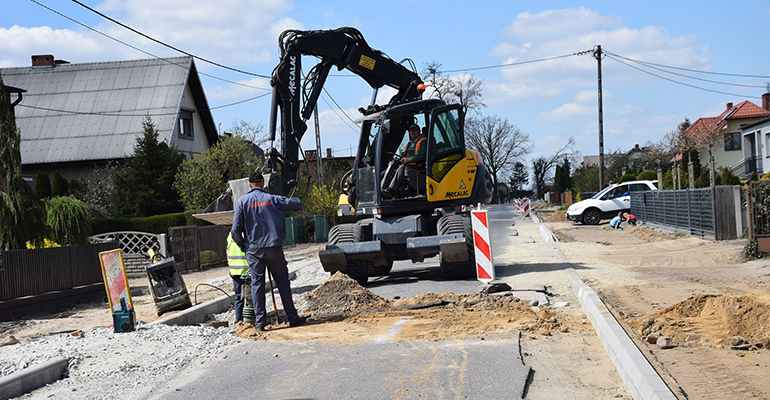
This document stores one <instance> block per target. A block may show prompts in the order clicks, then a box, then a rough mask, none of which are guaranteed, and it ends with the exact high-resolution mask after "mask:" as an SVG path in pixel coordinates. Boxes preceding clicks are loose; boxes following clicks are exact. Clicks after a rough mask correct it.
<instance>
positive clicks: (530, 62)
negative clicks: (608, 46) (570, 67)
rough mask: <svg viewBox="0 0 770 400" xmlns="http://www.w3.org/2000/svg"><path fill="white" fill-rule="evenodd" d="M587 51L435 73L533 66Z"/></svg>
mask: <svg viewBox="0 0 770 400" xmlns="http://www.w3.org/2000/svg"><path fill="white" fill-rule="evenodd" d="M589 51H590V50H586V51H579V52H575V53H570V54H564V55H561V56H554V57H546V58H538V59H536V60H528V61H519V62H512V63H507V64H498V65H489V66H486V67H473V68H462V69H449V70H445V71H437V72H440V73H452V72H467V71H479V70H483V69H494V68H505V67H513V66H517V65H525V64H533V63H537V62H542V61H551V60H557V59H560V58H566V57H572V56H580V55H583V54H585V53H587V52H589Z"/></svg>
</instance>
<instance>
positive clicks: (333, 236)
mask: <svg viewBox="0 0 770 400" xmlns="http://www.w3.org/2000/svg"><path fill="white" fill-rule="evenodd" d="M363 240H364V234H363V229H362V228H361V226H359V225H356V224H339V225H334V226H333V227H332V228H331V229H330V230H329V244H337V243H355V242H362V241H363ZM366 264H367V262H366V261H365V260H347V267H346V268H345V271H343V272H344V273H345V274H346V275H347V276H349V277H351V278H352V279H354V280H355V281H356V282H358V283H359V284H360V285H362V286H363V285H366V282H367V281H368V280H369V274H368V271H367V265H366Z"/></svg>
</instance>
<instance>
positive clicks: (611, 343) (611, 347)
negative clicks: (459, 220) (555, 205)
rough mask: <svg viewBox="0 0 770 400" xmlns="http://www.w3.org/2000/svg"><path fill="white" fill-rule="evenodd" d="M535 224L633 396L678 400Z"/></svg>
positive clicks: (534, 218)
mask: <svg viewBox="0 0 770 400" xmlns="http://www.w3.org/2000/svg"><path fill="white" fill-rule="evenodd" d="M532 221H534V222H535V223H536V224H537V225H538V227H539V228H540V232H541V233H542V235H543V238H544V239H545V241H546V242H547V243H548V244H550V245H551V248H552V249H553V250H554V252H556V255H557V257H558V258H559V261H561V263H562V266H563V267H564V270H565V271H566V272H567V275H568V276H569V278H570V281H571V283H572V289H573V290H574V291H575V294H576V295H577V298H578V300H579V301H580V305H581V306H582V308H583V312H585V313H586V316H587V317H588V319H589V320H590V321H591V324H592V325H593V326H594V329H595V330H596V333H597V334H598V335H599V338H600V339H601V341H602V344H603V345H604V349H605V350H606V351H607V354H608V355H609V356H610V359H611V360H612V363H613V364H615V369H616V370H617V371H618V374H619V375H620V378H621V379H622V380H623V383H624V384H625V385H626V389H627V390H628V391H629V393H631V396H632V397H633V398H634V399H636V400H676V399H677V397H676V396H675V395H674V393H673V392H672V391H671V389H670V388H669V387H668V385H666V383H665V382H664V381H663V379H662V378H661V377H660V375H658V372H657V371H655V369H654V368H653V367H652V365H650V362H649V361H647V358H645V357H644V354H642V352H641V351H640V350H639V348H638V347H636V345H635V344H634V342H633V341H632V340H631V338H629V337H628V334H626V331H625V330H623V327H621V326H620V323H618V321H617V320H616V319H615V317H613V316H612V314H611V313H610V311H609V310H608V309H607V306H605V305H604V303H603V302H602V300H601V299H600V298H599V296H598V295H597V294H596V292H595V291H594V290H593V289H592V288H591V287H590V286H588V285H586V284H585V283H584V282H583V281H582V280H581V279H580V277H579V276H578V274H577V272H575V270H574V269H573V268H572V264H570V262H569V260H567V258H566V257H565V256H564V254H563V253H562V252H561V250H559V247H558V246H557V245H556V242H555V241H554V239H553V235H552V234H551V233H550V231H548V228H546V227H545V225H543V223H542V222H540V220H539V219H538V218H537V216H535V215H534V214H532ZM546 232H547V233H546Z"/></svg>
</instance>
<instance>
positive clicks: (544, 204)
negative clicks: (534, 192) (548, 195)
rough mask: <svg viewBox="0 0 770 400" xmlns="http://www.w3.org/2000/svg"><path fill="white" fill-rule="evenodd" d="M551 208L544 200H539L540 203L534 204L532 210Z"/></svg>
mask: <svg viewBox="0 0 770 400" xmlns="http://www.w3.org/2000/svg"><path fill="white" fill-rule="evenodd" d="M550 206H551V205H550V204H548V203H546V202H545V201H543V200H538V201H536V202H535V203H534V204H532V209H533V210H539V209H541V208H548V207H550Z"/></svg>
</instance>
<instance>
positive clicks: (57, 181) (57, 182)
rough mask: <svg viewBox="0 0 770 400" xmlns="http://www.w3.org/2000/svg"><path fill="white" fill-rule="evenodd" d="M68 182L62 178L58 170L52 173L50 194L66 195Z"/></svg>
mask: <svg viewBox="0 0 770 400" xmlns="http://www.w3.org/2000/svg"><path fill="white" fill-rule="evenodd" d="M68 189H69V182H67V180H66V179H64V178H63V177H62V176H61V174H60V173H59V171H56V173H55V174H53V184H52V185H51V196H54V197H56V196H66V195H68V194H69V192H68Z"/></svg>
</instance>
